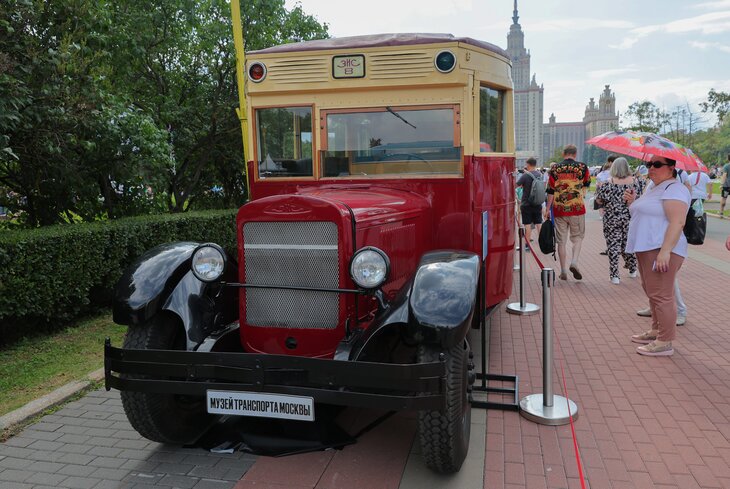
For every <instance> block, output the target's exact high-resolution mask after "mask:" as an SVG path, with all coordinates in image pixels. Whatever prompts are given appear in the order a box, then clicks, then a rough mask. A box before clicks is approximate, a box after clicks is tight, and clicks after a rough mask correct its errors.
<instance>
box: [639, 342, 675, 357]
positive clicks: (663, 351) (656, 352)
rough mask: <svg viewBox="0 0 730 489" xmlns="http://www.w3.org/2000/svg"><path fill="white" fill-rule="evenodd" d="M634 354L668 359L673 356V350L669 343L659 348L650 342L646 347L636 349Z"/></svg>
mask: <svg viewBox="0 0 730 489" xmlns="http://www.w3.org/2000/svg"><path fill="white" fill-rule="evenodd" d="M636 353H638V354H639V355H646V356H648V357H668V356H671V355H674V348H672V342H671V341H670V342H669V343H667V344H666V345H662V346H659V345H657V344H656V343H654V342H653V341H652V342H651V343H649V344H648V345H644V346H640V347H638V348H637V349H636Z"/></svg>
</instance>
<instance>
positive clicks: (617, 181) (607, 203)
mask: <svg viewBox="0 0 730 489" xmlns="http://www.w3.org/2000/svg"><path fill="white" fill-rule="evenodd" d="M632 190H633V192H635V193H636V194H638V193H639V186H638V184H637V182H636V179H635V178H634V177H633V176H632V175H631V171H630V170H629V162H628V161H626V158H616V160H615V161H613V164H612V165H611V178H610V179H609V180H608V181H606V182H604V183H603V184H601V186H600V187H598V188H597V190H596V200H597V201H599V203H600V204H601V205H602V206H603V209H604V213H603V236H604V238H606V245H607V246H608V272H609V279H610V280H611V283H612V284H616V285H618V284H620V283H621V279H620V278H619V272H618V257H619V255H623V257H624V263H625V264H626V268H628V269H629V277H631V278H634V277H636V273H637V264H636V255H634V254H633V253H626V251H625V249H626V239H627V237H628V233H629V221H630V220H631V214H630V213H629V206H628V204H627V203H626V200H625V199H624V192H626V191H632Z"/></svg>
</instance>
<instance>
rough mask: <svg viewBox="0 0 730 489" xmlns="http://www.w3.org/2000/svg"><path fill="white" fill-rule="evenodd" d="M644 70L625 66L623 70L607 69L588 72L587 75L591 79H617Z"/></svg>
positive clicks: (633, 66)
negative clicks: (616, 77) (619, 76)
mask: <svg viewBox="0 0 730 489" xmlns="http://www.w3.org/2000/svg"><path fill="white" fill-rule="evenodd" d="M643 70H645V68H639V67H638V66H636V65H629V66H625V67H623V68H607V69H604V70H593V71H588V72H587V73H586V74H587V75H588V76H589V77H590V78H602V79H606V78H612V77H615V76H618V75H625V74H627V73H636V72H637V71H643Z"/></svg>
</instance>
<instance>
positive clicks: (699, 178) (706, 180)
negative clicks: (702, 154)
mask: <svg viewBox="0 0 730 489" xmlns="http://www.w3.org/2000/svg"><path fill="white" fill-rule="evenodd" d="M689 183H690V184H691V185H692V204H694V202H695V200H697V199H702V202H703V203H704V201H705V200H706V199H711V198H712V180H710V176H709V175H708V174H707V173H704V172H701V171H698V172H695V173H693V174H692V175H690V176H689Z"/></svg>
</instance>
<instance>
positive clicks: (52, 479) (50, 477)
mask: <svg viewBox="0 0 730 489" xmlns="http://www.w3.org/2000/svg"><path fill="white" fill-rule="evenodd" d="M66 479H68V476H67V475H63V474H44V473H40V472H39V473H37V474H33V475H31V476H30V477H28V478H27V479H26V480H25V482H26V483H28V484H43V485H46V486H53V487H57V486H58V485H59V484H60V483H61V482H63V481H64V480H66Z"/></svg>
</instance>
